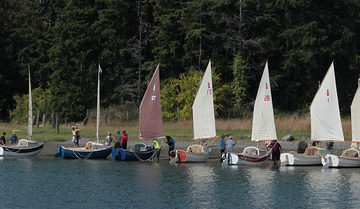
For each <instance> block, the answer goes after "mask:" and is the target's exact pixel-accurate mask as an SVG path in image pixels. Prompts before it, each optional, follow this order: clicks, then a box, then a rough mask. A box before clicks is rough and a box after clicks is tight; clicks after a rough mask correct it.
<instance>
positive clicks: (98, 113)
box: [96, 64, 102, 143]
mask: <svg viewBox="0 0 360 209" xmlns="http://www.w3.org/2000/svg"><path fill="white" fill-rule="evenodd" d="M101 73H102V69H101V67H100V64H99V67H98V86H97V103H96V142H97V143H99V126H100V74H101Z"/></svg>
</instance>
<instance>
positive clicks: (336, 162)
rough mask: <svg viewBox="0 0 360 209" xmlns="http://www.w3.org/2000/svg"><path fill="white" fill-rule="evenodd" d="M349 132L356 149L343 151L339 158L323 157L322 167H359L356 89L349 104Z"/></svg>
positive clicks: (359, 105)
mask: <svg viewBox="0 0 360 209" xmlns="http://www.w3.org/2000/svg"><path fill="white" fill-rule="evenodd" d="M351 131H352V142H353V143H357V149H354V148H350V149H346V150H344V151H343V153H342V154H341V156H336V155H332V154H327V155H324V156H323V157H322V159H321V162H322V164H323V166H324V167H330V168H347V167H360V158H359V143H360V88H359V87H358V88H357V90H356V93H355V96H354V99H353V101H352V104H351Z"/></svg>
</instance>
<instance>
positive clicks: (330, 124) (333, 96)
mask: <svg viewBox="0 0 360 209" xmlns="http://www.w3.org/2000/svg"><path fill="white" fill-rule="evenodd" d="M310 115H311V139H312V140H314V141H334V142H339V141H344V134H343V130H342V126H341V118H340V111H339V102H338V96H337V91H336V81H335V71H334V63H331V65H330V67H329V70H328V72H327V73H326V75H325V78H324V80H323V81H322V83H321V85H320V88H319V89H318V91H317V93H316V95H315V97H314V100H313V101H312V103H311V107H310Z"/></svg>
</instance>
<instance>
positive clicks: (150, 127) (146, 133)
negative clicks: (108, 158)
mask: <svg viewBox="0 0 360 209" xmlns="http://www.w3.org/2000/svg"><path fill="white" fill-rule="evenodd" d="M139 115H140V117H139V133H140V139H155V138H164V128H163V123H162V114H161V98H160V70H159V65H158V66H157V67H156V70H155V72H154V74H153V76H152V78H151V81H150V83H149V85H148V87H147V89H146V91H145V94H144V96H143V98H142V101H141V104H140V108H139ZM155 151H156V150H155V149H154V148H153V147H151V146H150V145H147V144H145V143H137V144H134V145H133V146H132V148H131V150H124V149H122V148H113V151H112V157H113V158H114V159H115V160H125V161H146V160H152V159H153V157H154V156H155V155H156V154H157V153H155Z"/></svg>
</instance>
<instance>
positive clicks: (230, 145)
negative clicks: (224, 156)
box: [226, 134, 237, 152]
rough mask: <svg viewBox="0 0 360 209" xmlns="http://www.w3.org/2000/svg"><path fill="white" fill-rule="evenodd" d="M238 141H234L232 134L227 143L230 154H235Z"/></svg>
mask: <svg viewBox="0 0 360 209" xmlns="http://www.w3.org/2000/svg"><path fill="white" fill-rule="evenodd" d="M236 143H237V142H236V141H233V136H232V135H231V134H230V135H229V136H228V140H227V141H226V149H227V151H228V152H234V146H235V145H236Z"/></svg>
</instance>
